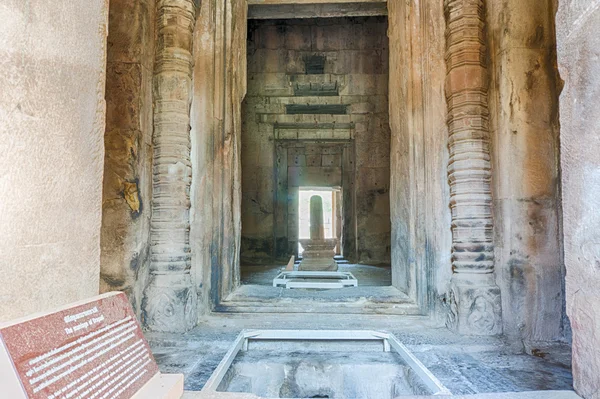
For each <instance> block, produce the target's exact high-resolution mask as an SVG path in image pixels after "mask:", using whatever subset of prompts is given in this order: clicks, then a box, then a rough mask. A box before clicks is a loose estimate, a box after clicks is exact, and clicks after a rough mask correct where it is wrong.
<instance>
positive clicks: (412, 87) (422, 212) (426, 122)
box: [388, 0, 452, 321]
mask: <svg viewBox="0 0 600 399" xmlns="http://www.w3.org/2000/svg"><path fill="white" fill-rule="evenodd" d="M388 12H389V39H390V79H389V82H390V92H389V93H390V95H389V102H390V104H389V109H390V126H391V149H390V151H391V181H390V185H391V187H390V203H391V219H392V241H391V242H392V248H391V249H392V268H393V270H394V273H393V275H392V277H393V283H394V286H396V287H398V288H401V289H403V290H405V291H406V292H408V293H409V294H410V295H411V297H413V298H415V299H416V300H417V301H418V303H419V305H420V306H421V309H422V312H423V313H427V314H430V312H431V311H432V310H433V309H436V311H434V312H431V313H433V315H435V316H440V319H442V320H443V321H445V317H446V313H447V309H443V308H442V305H443V304H444V303H445V302H446V298H445V295H446V292H447V290H448V288H449V283H450V278H451V276H452V267H451V261H450V254H451V245H452V235H451V230H450V226H451V219H450V207H449V204H450V193H449V185H448V128H447V125H446V120H447V111H446V100H445V97H444V86H445V79H446V63H445V58H444V57H445V39H444V34H445V28H446V23H445V20H444V12H443V2H441V1H439V2H432V1H418V0H410V1H391V2H389V3H388Z"/></svg>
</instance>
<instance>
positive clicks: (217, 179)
mask: <svg viewBox="0 0 600 399" xmlns="http://www.w3.org/2000/svg"><path fill="white" fill-rule="evenodd" d="M247 10H248V6H247V3H246V2H245V1H241V0H228V1H216V0H208V1H202V2H201V3H200V8H199V9H198V11H197V21H196V28H195V31H194V49H193V50H194V72H193V93H192V107H191V142H192V152H191V158H192V169H193V174H192V187H191V204H192V205H191V210H190V212H191V214H190V222H191V230H190V244H191V247H192V273H193V276H194V278H195V284H196V288H197V291H198V294H199V296H200V301H199V311H200V312H206V311H208V310H210V308H211V306H214V305H218V302H219V300H220V298H222V297H224V296H226V295H227V294H228V293H229V292H231V291H232V290H233V289H234V288H235V287H237V286H238V285H239V251H240V237H241V219H240V209H241V205H240V201H241V176H240V174H241V162H240V156H241V154H240V149H241V144H240V133H241V103H242V100H243V98H244V95H245V93H246V53H245V48H246V18H247Z"/></svg>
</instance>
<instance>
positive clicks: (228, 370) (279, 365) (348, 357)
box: [202, 330, 450, 399]
mask: <svg viewBox="0 0 600 399" xmlns="http://www.w3.org/2000/svg"><path fill="white" fill-rule="evenodd" d="M202 392H205V393H212V394H213V395H217V396H215V397H218V393H219V392H228V393H231V392H238V393H250V394H254V395H257V396H259V397H262V398H340V399H344V398H353V399H362V398H364V399H366V398H375V397H376V398H379V399H393V398H398V397H402V396H411V395H423V396H426V395H439V394H447V395H448V394H450V392H449V391H448V390H447V389H446V388H445V387H444V386H443V385H442V384H441V382H440V381H439V380H438V379H437V378H436V377H435V376H434V375H433V374H432V373H431V372H430V371H429V370H428V369H427V368H426V367H425V366H424V365H423V364H422V363H421V362H420V361H419V360H418V359H417V358H416V357H415V356H414V355H413V354H412V353H411V352H410V351H409V350H408V349H407V348H406V346H404V345H403V344H402V343H401V342H400V341H398V339H396V337H394V336H393V335H391V334H387V333H383V332H377V331H351V330H247V331H243V332H242V333H241V334H240V335H239V336H238V338H237V339H236V341H235V343H234V344H233V346H232V347H231V349H230V350H229V351H228V352H227V354H226V355H225V357H224V358H223V360H222V361H221V363H220V364H219V366H218V367H217V369H216V370H215V372H214V373H213V375H212V376H211V377H210V379H209V380H208V382H207V383H206V385H205V386H204V388H203V390H202ZM211 397H212V396H211Z"/></svg>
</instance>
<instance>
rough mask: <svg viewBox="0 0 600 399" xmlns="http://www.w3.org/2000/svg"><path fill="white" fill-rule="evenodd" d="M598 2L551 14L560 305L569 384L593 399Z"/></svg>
mask: <svg viewBox="0 0 600 399" xmlns="http://www.w3.org/2000/svg"><path fill="white" fill-rule="evenodd" d="M599 5H600V3H599V2H598V1H591V0H590V1H574V0H564V1H560V2H559V9H558V13H557V18H556V20H557V29H556V30H557V40H558V65H559V69H560V74H561V78H562V79H563V80H564V83H565V86H564V89H563V92H562V95H561V98H560V124H561V170H562V184H563V187H562V192H563V194H562V195H563V224H564V237H565V239H564V251H565V263H566V268H567V311H568V314H569V317H570V319H571V323H572V328H573V374H574V377H575V388H576V389H577V391H578V393H579V394H580V395H582V396H583V397H584V398H586V399H597V398H600V335H599V334H598V331H600V308H599V307H598V304H599V303H600V212H599V211H598V210H599V209H600V157H599V156H598V149H599V148H600V134H599V132H600V102H599V101H598V98H600V35H599V34H598V32H599V31H600V7H599Z"/></svg>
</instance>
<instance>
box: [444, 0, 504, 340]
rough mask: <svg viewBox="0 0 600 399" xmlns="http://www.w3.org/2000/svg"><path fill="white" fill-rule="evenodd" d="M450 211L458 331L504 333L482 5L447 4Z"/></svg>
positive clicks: (469, 0)
mask: <svg viewBox="0 0 600 399" xmlns="http://www.w3.org/2000/svg"><path fill="white" fill-rule="evenodd" d="M444 12H445V15H446V63H447V77H446V100H447V102H448V129H449V134H450V136H449V147H450V162H449V166H448V179H449V183H450V207H451V210H452V269H453V277H452V283H451V290H450V307H451V311H450V314H449V318H448V327H449V328H452V329H454V330H456V331H457V332H458V333H461V334H469V335H496V334H500V333H502V308H501V301H500V288H498V286H497V285H496V282H495V274H494V243H493V219H492V191H491V177H492V173H491V164H490V134H489V121H488V119H489V110H488V98H487V95H488V73H487V67H486V47H485V10H484V2H483V0H445V2H444Z"/></svg>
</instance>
